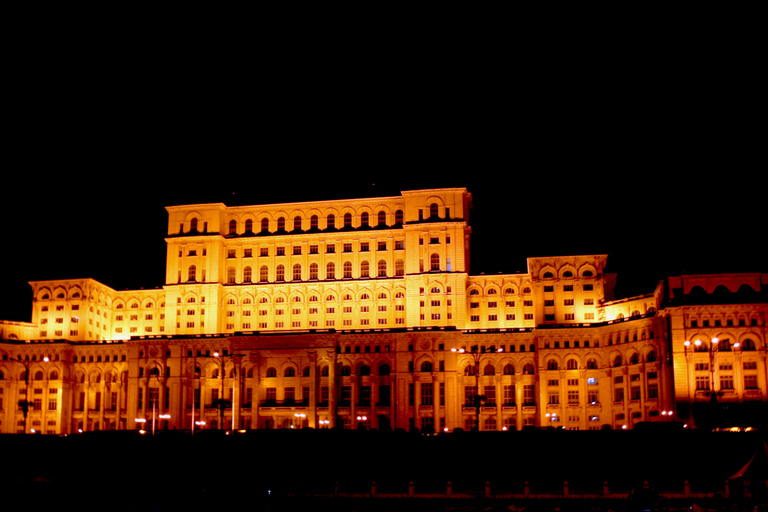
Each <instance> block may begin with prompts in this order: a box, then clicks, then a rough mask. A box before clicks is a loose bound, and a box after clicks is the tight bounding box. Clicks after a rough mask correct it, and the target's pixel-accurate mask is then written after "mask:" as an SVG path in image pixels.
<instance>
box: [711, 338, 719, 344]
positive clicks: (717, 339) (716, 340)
mask: <svg viewBox="0 0 768 512" xmlns="http://www.w3.org/2000/svg"><path fill="white" fill-rule="evenodd" d="M718 341H720V339H719V338H712V343H713V344H714V345H717V342H718Z"/></svg>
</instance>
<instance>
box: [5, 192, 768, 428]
mask: <svg viewBox="0 0 768 512" xmlns="http://www.w3.org/2000/svg"><path fill="white" fill-rule="evenodd" d="M470 204H471V195H470V194H469V192H468V191H467V190H466V189H438V190H418V191H408V192H403V193H402V194H401V195H400V196H395V197H377V198H368V199H359V200H339V201H324V202H305V203H291V204H273V205H257V206H247V207H227V206H226V205H224V204H198V205H186V206H173V207H169V208H167V211H168V232H167V237H166V243H167V251H168V252H167V259H166V282H165V283H164V286H163V287H162V288H157V289H153V290H128V291H116V290H114V289H112V288H110V287H109V286H106V285H105V284H102V283H99V282H97V281H95V280H93V279H66V280H55V281H34V282H31V283H30V285H31V287H32V290H33V304H32V321H31V322H30V323H21V322H2V323H0V329H2V331H1V332H2V337H3V342H2V343H0V432H23V431H25V430H26V431H29V430H31V429H35V430H36V431H42V432H45V433H56V434H62V433H63V434H66V433H72V432H78V431H80V430H83V431H91V430H112V429H135V428H139V427H141V426H144V427H145V428H146V426H147V424H148V423H149V424H154V427H155V428H160V429H164V428H171V429H192V428H204V429H211V428H227V429H229V428H246V429H249V428H297V427H305V426H310V427H314V428H331V427H336V426H338V427H343V428H404V429H411V428H419V429H422V430H423V431H430V432H432V431H442V430H445V429H447V430H453V429H456V428H463V429H468V428H474V427H475V426H477V427H478V428H479V429H480V430H503V429H522V428H524V427H526V426H533V427H540V426H562V427H564V428H569V429H582V430H586V429H598V428H603V426H605V425H607V426H610V427H612V428H632V427H633V426H634V425H636V424H637V423H639V422H649V421H669V420H674V419H677V418H678V416H679V415H680V416H681V417H683V418H684V419H685V420H686V421H688V422H689V423H692V422H693V421H694V420H695V418H693V417H691V411H692V410H693V407H692V406H693V405H694V404H696V403H704V404H711V403H712V402H713V397H714V399H716V400H718V401H720V402H728V403H744V402H751V403H765V402H766V400H768V374H767V373H766V372H767V371H768V365H766V345H765V341H766V332H765V316H766V308H767V307H768V275H766V274H731V275H717V276H678V277H670V278H668V279H665V280H663V281H662V282H661V283H658V284H657V283H651V287H650V288H649V293H648V294H646V295H642V296H638V297H630V298H623V299H618V300H617V299H615V298H614V296H613V287H614V282H615V276H614V275H613V274H610V273H606V272H605V268H606V264H607V255H580V256H558V257H537V258H529V259H528V269H527V270H528V271H527V273H525V274H522V273H514V274H499V275H492V276H490V275H488V276H486V275H469V274H468V272H467V270H468V268H469V256H470V251H469V239H470V234H471V228H470V224H469V212H470ZM686 342H689V343H686ZM137 419H139V420H141V419H145V420H147V422H146V423H145V422H137ZM203 421H204V422H205V424H204V425H202V424H201V425H198V426H194V425H196V422H203ZM478 421H479V425H478Z"/></svg>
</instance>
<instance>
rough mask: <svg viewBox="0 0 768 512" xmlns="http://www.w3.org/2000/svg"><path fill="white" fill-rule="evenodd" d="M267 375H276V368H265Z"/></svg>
mask: <svg viewBox="0 0 768 512" xmlns="http://www.w3.org/2000/svg"><path fill="white" fill-rule="evenodd" d="M267 377H277V370H275V369H274V368H272V367H269V368H267Z"/></svg>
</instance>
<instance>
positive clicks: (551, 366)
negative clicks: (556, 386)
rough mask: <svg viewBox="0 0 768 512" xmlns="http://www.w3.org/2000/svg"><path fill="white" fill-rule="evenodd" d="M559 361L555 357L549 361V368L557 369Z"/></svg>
mask: <svg viewBox="0 0 768 512" xmlns="http://www.w3.org/2000/svg"><path fill="white" fill-rule="evenodd" d="M557 369H558V366H557V361H556V360H554V359H550V360H549V362H547V370H557Z"/></svg>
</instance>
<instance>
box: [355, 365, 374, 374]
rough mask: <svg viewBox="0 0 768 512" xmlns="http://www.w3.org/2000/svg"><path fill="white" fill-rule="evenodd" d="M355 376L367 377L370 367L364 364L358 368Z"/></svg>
mask: <svg viewBox="0 0 768 512" xmlns="http://www.w3.org/2000/svg"><path fill="white" fill-rule="evenodd" d="M357 374H358V375H360V376H363V377H365V376H368V375H370V374H371V367H370V366H368V365H366V364H364V365H362V366H361V367H360V370H359V371H358V373H357Z"/></svg>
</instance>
